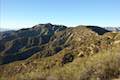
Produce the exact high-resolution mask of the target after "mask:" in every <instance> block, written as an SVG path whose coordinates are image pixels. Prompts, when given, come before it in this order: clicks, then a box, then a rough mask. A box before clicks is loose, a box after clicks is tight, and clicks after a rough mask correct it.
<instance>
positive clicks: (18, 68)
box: [0, 23, 120, 80]
mask: <svg viewBox="0 0 120 80" xmlns="http://www.w3.org/2000/svg"><path fill="white" fill-rule="evenodd" d="M119 48H120V33H119V32H114V33H113V32H110V31H108V30H106V29H104V28H101V27H98V26H76V27H66V26H64V25H53V24H51V23H47V24H38V25H35V26H33V27H32V28H25V29H20V30H17V31H10V32H8V31H7V32H1V33H0V79H1V80H112V79H116V78H119V77H120V67H119V65H120V62H119V60H120V49H119Z"/></svg>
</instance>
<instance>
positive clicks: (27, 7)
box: [0, 0, 120, 29]
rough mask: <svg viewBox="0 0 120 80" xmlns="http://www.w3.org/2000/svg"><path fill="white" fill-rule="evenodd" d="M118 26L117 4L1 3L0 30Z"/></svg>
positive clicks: (68, 0) (69, 0)
mask: <svg viewBox="0 0 120 80" xmlns="http://www.w3.org/2000/svg"><path fill="white" fill-rule="evenodd" d="M49 22H50V23H53V24H64V25H67V26H76V25H98V26H103V27H104V26H120V0H0V27H2V28H10V29H14V28H15V29H18V28H23V27H32V26H33V25H36V24H39V23H49Z"/></svg>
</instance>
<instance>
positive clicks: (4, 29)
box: [0, 28, 10, 32]
mask: <svg viewBox="0 0 120 80" xmlns="http://www.w3.org/2000/svg"><path fill="white" fill-rule="evenodd" d="M9 30H10V29H6V28H0V32H3V31H9Z"/></svg>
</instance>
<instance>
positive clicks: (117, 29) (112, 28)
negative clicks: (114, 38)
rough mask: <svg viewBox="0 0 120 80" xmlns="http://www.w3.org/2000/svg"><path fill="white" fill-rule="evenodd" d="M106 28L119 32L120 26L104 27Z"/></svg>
mask: <svg viewBox="0 0 120 80" xmlns="http://www.w3.org/2000/svg"><path fill="white" fill-rule="evenodd" d="M105 29H106V30H109V31H114V32H120V27H105Z"/></svg>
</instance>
